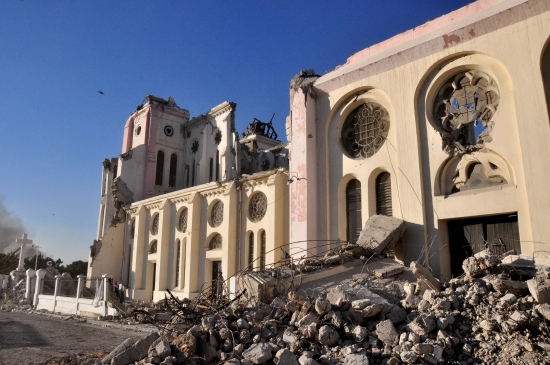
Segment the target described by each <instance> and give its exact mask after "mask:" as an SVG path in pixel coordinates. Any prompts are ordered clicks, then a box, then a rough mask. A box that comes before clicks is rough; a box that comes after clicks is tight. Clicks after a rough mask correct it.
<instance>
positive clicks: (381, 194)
mask: <svg viewBox="0 0 550 365" xmlns="http://www.w3.org/2000/svg"><path fill="white" fill-rule="evenodd" d="M376 214H380V215H387V216H388V217H391V216H392V215H393V211H392V201H391V175H390V174H389V173H387V172H383V173H381V174H380V175H378V177H377V178H376Z"/></svg>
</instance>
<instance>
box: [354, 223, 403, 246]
mask: <svg viewBox="0 0 550 365" xmlns="http://www.w3.org/2000/svg"><path fill="white" fill-rule="evenodd" d="M404 231H405V221H404V220H402V219H398V218H395V217H388V216H385V215H373V216H372V217H370V218H369V219H368V220H367V221H366V222H365V227H364V228H363V230H362V231H361V234H360V235H359V239H358V240H357V244H358V245H360V246H361V247H363V248H364V249H365V251H366V252H367V253H369V254H371V255H381V254H383V253H384V252H386V251H389V250H392V249H393V248H394V246H395V244H396V243H397V241H399V239H400V238H401V236H402V235H403V232H404Z"/></svg>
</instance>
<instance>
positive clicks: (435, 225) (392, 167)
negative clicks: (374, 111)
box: [289, 0, 550, 277]
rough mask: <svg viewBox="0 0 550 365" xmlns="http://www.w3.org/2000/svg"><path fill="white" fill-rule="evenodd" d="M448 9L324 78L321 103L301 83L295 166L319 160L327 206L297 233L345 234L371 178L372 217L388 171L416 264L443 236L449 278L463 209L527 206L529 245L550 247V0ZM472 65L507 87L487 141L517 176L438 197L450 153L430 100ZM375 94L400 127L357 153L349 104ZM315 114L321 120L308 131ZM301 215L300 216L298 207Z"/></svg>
mask: <svg viewBox="0 0 550 365" xmlns="http://www.w3.org/2000/svg"><path fill="white" fill-rule="evenodd" d="M442 18H444V19H436V20H434V21H433V22H429V23H427V24H425V25H423V26H421V27H418V28H415V29H414V30H411V31H409V32H406V33H404V34H401V35H398V36H396V37H394V38H392V39H390V40H388V41H386V42H383V43H382V44H380V45H376V46H373V47H371V48H370V49H367V50H364V51H361V52H358V54H356V55H355V56H353V57H352V58H350V60H348V63H347V64H346V65H344V66H342V67H340V68H338V69H337V70H335V71H333V72H331V73H328V74H326V75H324V76H322V77H321V78H319V79H318V80H317V81H316V82H315V84H314V86H313V88H312V89H313V93H314V94H315V103H314V104H315V105H314V109H313V110H306V109H307V107H304V106H303V98H302V100H300V103H295V102H293V101H295V100H296V94H300V93H302V91H301V90H299V89H296V90H292V91H291V128H292V132H291V135H292V144H291V146H292V147H291V168H290V171H291V174H292V172H293V171H294V170H293V166H301V165H304V166H308V167H309V166H314V169H312V170H308V171H307V178H308V180H307V184H310V181H311V180H316V182H317V186H316V187H315V189H314V190H316V193H315V199H316V200H317V205H318V207H325V208H326V209H316V210H314V211H311V210H307V212H308V213H309V214H308V215H307V220H304V221H302V222H297V221H296V220H291V228H290V229H291V232H290V235H291V242H292V241H293V240H295V239H298V238H300V239H303V238H304V237H305V236H306V233H305V232H307V239H309V240H316V239H326V240H331V241H332V242H337V241H340V240H342V239H345V225H346V219H345V203H344V198H345V184H346V183H347V182H348V181H349V180H350V179H352V178H357V179H359V180H360V181H361V189H362V206H363V207H362V211H363V221H365V220H366V219H367V218H368V217H369V216H370V215H372V214H373V213H374V212H373V203H372V200H373V197H374V195H373V188H374V185H373V180H374V179H375V178H376V176H377V175H378V173H380V172H382V171H387V172H389V173H390V174H391V178H392V180H391V181H392V201H393V214H394V216H396V217H399V218H402V219H404V220H406V221H407V228H406V232H405V236H404V240H403V242H404V245H403V247H402V249H403V251H402V252H401V253H400V257H401V258H403V259H404V260H405V262H406V263H408V262H410V261H411V260H416V259H419V258H420V255H421V252H422V251H423V249H424V246H425V245H426V243H427V242H431V241H434V245H433V246H432V251H431V252H430V253H429V256H430V257H431V259H430V265H431V267H432V269H433V270H434V271H435V272H436V273H440V274H442V276H443V277H448V276H449V273H450V271H449V270H450V269H449V260H450V258H449V254H448V247H447V244H448V242H447V234H446V226H445V227H440V225H441V224H445V222H446V220H447V219H451V218H460V217H470V216H481V215H493V214H503V213H511V212H518V217H519V229H520V237H521V240H522V246H521V247H522V251H523V252H533V251H537V250H544V249H545V247H546V246H547V245H548V244H546V243H545V242H548V238H547V237H550V226H549V225H548V224H547V223H546V222H545V220H546V219H545V211H546V207H548V206H549V204H550V191H549V190H548V189H545V185H546V177H547V176H550V175H549V173H550V161H548V159H547V158H546V156H545V153H544V152H545V151H546V149H547V148H546V146H547V145H548V141H550V129H549V121H548V109H547V105H546V99H545V96H544V86H543V82H542V76H541V57H542V53H543V50H544V45H545V44H546V43H547V41H548V39H549V37H550V22H549V20H550V2H548V1H544V0H532V1H511V0H510V1H508V0H501V1H477V2H475V3H473V4H470V5H468V6H467V7H465V8H462V9H459V10H457V11H456V12H454V13H452V14H449V15H447V16H444V17H442ZM466 69H473V70H481V71H484V72H486V73H487V74H489V75H490V76H491V77H492V78H493V79H494V80H495V81H496V83H497V84H498V86H499V89H500V95H501V99H500V104H499V107H498V111H497V113H496V115H495V116H494V118H493V120H494V121H495V128H494V130H493V132H492V133H491V136H492V137H493V142H490V143H487V144H486V148H487V149H489V150H491V151H493V152H495V153H496V154H497V155H498V156H500V157H501V158H503V159H504V160H505V161H506V163H507V166H508V167H509V170H510V172H511V176H512V179H511V181H509V182H510V184H509V185H507V186H503V187H498V188H487V189H481V190H474V191H471V193H469V194H463V193H461V194H460V195H455V196H453V195H449V196H447V197H445V196H444V195H439V194H437V195H436V187H437V186H438V183H439V182H438V179H439V176H440V174H439V173H438V172H439V171H441V169H442V167H443V166H444V165H445V162H446V161H447V160H448V159H449V156H448V155H447V154H445V152H443V151H442V141H441V137H440V136H439V134H438V133H437V132H436V131H435V129H434V128H433V127H432V125H431V124H430V121H429V118H430V117H431V116H430V110H431V104H430V103H431V101H432V100H433V93H434V92H435V91H436V90H437V88H438V86H439V85H441V83H442V82H443V81H445V80H446V79H447V78H448V77H450V76H452V75H453V74H456V73H457V72H459V71H461V70H466ZM364 101H375V102H377V103H379V104H381V105H383V106H384V107H385V108H386V109H387V110H388V112H389V114H390V120H391V127H390V132H389V135H388V138H387V141H386V142H385V143H384V145H383V146H382V148H381V149H380V150H379V151H378V152H377V153H376V154H375V155H374V156H372V157H370V158H367V159H365V160H355V159H352V158H350V157H348V156H347V155H346V153H344V151H343V149H342V146H341V142H340V135H339V133H340V131H341V126H342V123H343V121H344V120H345V117H346V116H347V114H349V112H350V111H352V110H353V109H354V107H356V106H358V105H359V104H361V103H362V102H364ZM426 105H428V106H426ZM308 120H315V121H316V125H315V128H311V127H309V128H310V129H308V130H307V132H306V128H307V123H305V121H308ZM304 125H305V126H306V127H304ZM310 130H311V131H313V132H312V133H311V134H312V136H313V138H310V140H314V142H313V143H315V148H314V149H315V151H316V156H317V157H311V155H309V154H308V153H309V152H311V151H312V150H313V148H310V147H309V145H308V144H307V143H308V142H309V141H305V142H306V143H305V144H300V143H298V145H297V144H295V140H296V138H299V135H300V134H301V135H304V133H305V134H306V135H307V133H310ZM301 142H303V141H301ZM292 189H293V187H291V199H293V195H292ZM314 190H310V189H309V187H308V188H304V189H303V190H302V191H301V192H300V194H301V195H302V196H305V197H306V198H305V201H307V202H308V203H309V201H310V197H309V195H310V194H311V192H314ZM306 209H307V208H306ZM310 212H315V215H314V216H313V217H312V216H311V215H310V214H311V213H310ZM365 213H366V214H365ZM289 214H290V215H291V216H292V214H295V212H293V211H292V208H291V212H290V213H289ZM312 221H315V222H317V223H316V232H315V234H311V233H310V231H309V230H308V228H311V227H312V223H311V222H312ZM440 228H441V229H440Z"/></svg>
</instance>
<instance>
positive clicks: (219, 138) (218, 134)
mask: <svg viewBox="0 0 550 365" xmlns="http://www.w3.org/2000/svg"><path fill="white" fill-rule="evenodd" d="M221 141H222V131H220V130H219V129H218V131H217V132H216V135H215V136H214V142H216V144H220V142H221Z"/></svg>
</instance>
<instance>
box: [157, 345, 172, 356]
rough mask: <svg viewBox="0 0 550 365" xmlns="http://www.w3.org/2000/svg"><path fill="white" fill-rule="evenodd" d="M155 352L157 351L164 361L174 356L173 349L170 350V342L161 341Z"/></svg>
mask: <svg viewBox="0 0 550 365" xmlns="http://www.w3.org/2000/svg"><path fill="white" fill-rule="evenodd" d="M155 350H156V351H157V355H158V356H159V357H160V358H162V359H164V358H166V357H168V356H170V355H172V349H171V348H170V342H168V341H160V342H159V343H158V344H157V345H156V346H155Z"/></svg>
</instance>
